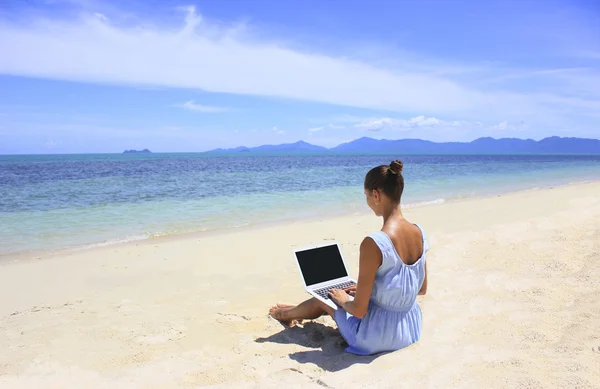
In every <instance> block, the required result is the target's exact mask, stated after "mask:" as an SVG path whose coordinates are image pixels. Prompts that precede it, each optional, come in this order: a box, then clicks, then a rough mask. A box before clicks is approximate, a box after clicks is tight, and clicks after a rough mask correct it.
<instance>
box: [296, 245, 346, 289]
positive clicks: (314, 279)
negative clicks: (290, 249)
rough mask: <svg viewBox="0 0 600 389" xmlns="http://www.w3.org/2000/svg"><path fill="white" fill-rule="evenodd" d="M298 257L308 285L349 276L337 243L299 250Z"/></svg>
mask: <svg viewBox="0 0 600 389" xmlns="http://www.w3.org/2000/svg"><path fill="white" fill-rule="evenodd" d="M296 258H297V259H298V264H300V270H301V271H302V276H303V277H304V282H305V283H306V285H307V286H310V285H314V284H318V283H320V282H325V281H329V280H334V279H336V278H340V277H347V276H348V273H346V269H345V268H344V261H343V259H342V255H341V253H340V250H339V249H338V246H337V245H331V246H324V247H319V248H315V249H309V250H304V251H298V252H296Z"/></svg>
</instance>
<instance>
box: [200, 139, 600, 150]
mask: <svg viewBox="0 0 600 389" xmlns="http://www.w3.org/2000/svg"><path fill="white" fill-rule="evenodd" d="M205 153H209V154H223V153H228V154H231V153H263V154H264V153H277V154H287V153H310V154H313V153H343V154H357V153H359V154H362V153H365V154H382V153H390V154H398V153H402V154H600V140H598V139H585V138H561V137H558V136H552V137H549V138H544V139H542V140H539V141H536V140H533V139H518V138H501V139H494V138H490V137H485V138H479V139H476V140H474V141H472V142H440V143H438V142H431V141H427V140H422V139H398V140H388V139H373V138H368V137H363V138H360V139H356V140H353V141H351V142H347V143H342V144H340V145H338V146H336V147H332V148H326V147H322V146H316V145H312V144H310V143H307V142H304V141H299V142H296V143H286V144H280V145H263V146H258V147H245V146H240V147H236V148H233V149H215V150H210V151H206V152H205Z"/></svg>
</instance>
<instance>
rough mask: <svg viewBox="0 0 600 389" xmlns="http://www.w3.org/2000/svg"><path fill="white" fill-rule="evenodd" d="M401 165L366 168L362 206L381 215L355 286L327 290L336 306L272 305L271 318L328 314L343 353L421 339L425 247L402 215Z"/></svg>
mask: <svg viewBox="0 0 600 389" xmlns="http://www.w3.org/2000/svg"><path fill="white" fill-rule="evenodd" d="M402 166H403V165H402V162H401V161H393V162H392V163H391V164H390V165H382V166H378V167H375V168H373V169H371V170H370V171H369V172H368V173H367V175H366V177H365V185H364V188H365V195H366V198H367V204H368V205H369V207H370V208H371V209H372V210H373V212H374V213H375V215H377V216H382V217H383V227H382V228H381V231H378V232H376V233H374V234H371V235H369V236H368V237H366V238H365V239H364V240H363V241H362V243H361V245H360V260H359V273H358V280H357V285H355V286H354V287H352V288H349V289H346V290H339V289H333V290H331V291H330V292H329V297H330V298H331V300H332V301H334V302H335V303H336V305H338V309H337V310H334V309H332V308H331V307H329V306H328V305H326V304H324V303H322V302H320V301H319V300H317V299H316V298H311V299H310V300H307V301H305V302H303V303H302V304H300V305H296V306H294V305H283V304H278V305H276V306H274V307H272V308H271V310H270V311H269V314H270V315H271V316H272V317H273V318H275V319H277V320H280V321H282V322H284V323H286V324H288V325H291V324H292V323H293V322H295V321H296V320H303V319H316V318H318V317H320V316H322V315H323V314H328V315H330V316H332V317H333V319H334V320H335V322H336V324H337V325H338V328H339V330H340V333H341V334H342V336H343V337H344V339H345V340H346V342H347V343H348V345H349V347H348V348H347V349H346V351H347V352H350V353H354V354H359V355H369V354H375V353H379V352H383V351H393V350H398V349H401V348H404V347H406V346H408V345H410V344H412V343H415V342H416V341H418V340H419V339H420V337H421V308H420V307H419V304H418V303H417V301H416V298H417V295H418V294H420V295H423V294H425V292H426V291H427V266H426V264H425V254H426V252H427V249H428V246H427V241H426V239H425V234H424V232H423V230H422V229H421V227H420V226H418V225H416V224H412V223H410V222H408V221H407V220H406V219H405V218H404V216H402V211H401V209H400V198H401V197H402V191H403V190H404V177H403V176H402ZM349 295H351V296H354V300H351V299H350V298H349Z"/></svg>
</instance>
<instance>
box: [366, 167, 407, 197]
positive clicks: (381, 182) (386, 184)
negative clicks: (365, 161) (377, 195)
mask: <svg viewBox="0 0 600 389" xmlns="http://www.w3.org/2000/svg"><path fill="white" fill-rule="evenodd" d="M403 166H404V164H403V163H402V161H399V160H395V161H392V162H391V163H390V164H389V165H381V166H377V167H374V168H373V169H371V170H369V172H368V173H367V175H366V176H365V189H367V190H371V191H372V190H375V189H379V190H380V191H382V192H383V193H385V194H386V195H388V197H389V198H390V199H392V201H394V202H397V203H399V202H400V197H402V192H403V191H404V177H403V176H402V167H403Z"/></svg>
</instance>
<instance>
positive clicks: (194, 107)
mask: <svg viewBox="0 0 600 389" xmlns="http://www.w3.org/2000/svg"><path fill="white" fill-rule="evenodd" d="M177 107H180V108H183V109H187V110H189V111H194V112H201V113H217V112H225V111H229V108H226V107H214V106H210V105H201V104H196V103H195V102H194V100H190V101H186V102H185V103H183V104H178V105H177Z"/></svg>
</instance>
